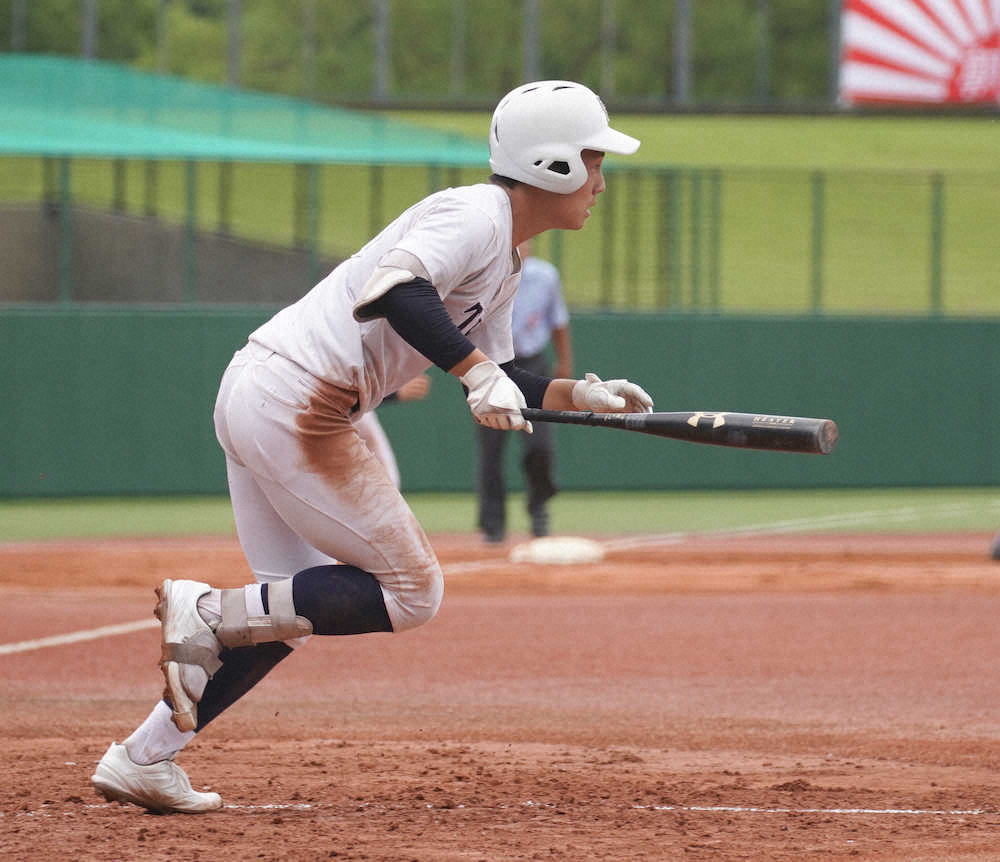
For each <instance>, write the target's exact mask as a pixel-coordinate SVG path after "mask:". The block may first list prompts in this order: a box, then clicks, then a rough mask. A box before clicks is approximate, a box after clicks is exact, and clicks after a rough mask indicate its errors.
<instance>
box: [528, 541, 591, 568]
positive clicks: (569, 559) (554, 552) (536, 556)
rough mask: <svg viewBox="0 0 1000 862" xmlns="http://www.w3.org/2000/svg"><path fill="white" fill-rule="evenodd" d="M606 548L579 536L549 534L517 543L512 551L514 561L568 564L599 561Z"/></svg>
mask: <svg viewBox="0 0 1000 862" xmlns="http://www.w3.org/2000/svg"><path fill="white" fill-rule="evenodd" d="M603 559H604V549H603V548H602V547H601V545H600V544H599V543H598V542H595V541H593V540H591V539H583V538H579V537H577V536H547V537H545V538H543V539H532V540H531V541H530V542H524V543H522V544H520V545H515V546H514V547H513V548H511V551H510V561H511V562H512V563H536V564H539V565H556V566H560V565H562V566H568V565H578V564H580V563H599V562H600V561H601V560H603Z"/></svg>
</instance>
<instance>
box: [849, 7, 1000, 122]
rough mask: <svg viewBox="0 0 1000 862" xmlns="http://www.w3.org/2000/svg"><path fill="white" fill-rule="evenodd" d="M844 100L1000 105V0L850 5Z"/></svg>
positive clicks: (887, 102) (860, 102)
mask: <svg viewBox="0 0 1000 862" xmlns="http://www.w3.org/2000/svg"><path fill="white" fill-rule="evenodd" d="M841 46H842V52H841V62H840V100H841V102H843V103H844V104H848V105H851V104H866V103H869V104H870V103H877V104H878V103H880V104H890V103H901V104H933V103H967V104H973V103H978V104H982V103H990V102H992V103H994V104H996V103H997V102H998V101H1000V0H844V4H843V12H842V17H841Z"/></svg>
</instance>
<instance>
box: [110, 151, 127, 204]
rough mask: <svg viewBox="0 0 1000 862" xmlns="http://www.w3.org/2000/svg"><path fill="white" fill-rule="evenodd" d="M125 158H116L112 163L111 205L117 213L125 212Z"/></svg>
mask: <svg viewBox="0 0 1000 862" xmlns="http://www.w3.org/2000/svg"><path fill="white" fill-rule="evenodd" d="M125 184H126V181H125V159H115V160H114V161H113V162H112V163H111V188H112V193H111V198H112V204H111V206H112V207H113V208H114V211H115V212H116V213H123V212H125V196H126V195H125Z"/></svg>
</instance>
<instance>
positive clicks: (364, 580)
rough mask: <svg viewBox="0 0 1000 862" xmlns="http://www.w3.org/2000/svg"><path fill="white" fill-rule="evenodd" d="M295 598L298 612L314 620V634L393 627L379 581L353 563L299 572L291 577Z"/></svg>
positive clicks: (382, 630)
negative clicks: (352, 564) (351, 564)
mask: <svg viewBox="0 0 1000 862" xmlns="http://www.w3.org/2000/svg"><path fill="white" fill-rule="evenodd" d="M261 593H262V594H263V590H262V591H261ZM292 601H293V602H294V603H295V613H296V614H298V615H299V616H303V617H305V618H306V619H307V620H309V622H311V623H312V626H313V633H314V634H318V635H360V634H365V633H366V632H391V631H392V623H391V622H390V620H389V612H388V611H386V609H385V601H384V600H383V598H382V588H381V587H380V586H379V584H378V581H377V580H375V577H374V576H373V575H371V574H369V573H368V572H365V571H362V570H361V569H358V568H356V567H354V566H347V565H337V566H314V567H313V568H311V569H305V570H303V571H301V572H299V573H298V574H297V575H296V576H295V577H294V578H293V579H292ZM265 607H266V605H265Z"/></svg>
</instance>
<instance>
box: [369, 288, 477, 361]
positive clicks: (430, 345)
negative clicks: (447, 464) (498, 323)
mask: <svg viewBox="0 0 1000 862" xmlns="http://www.w3.org/2000/svg"><path fill="white" fill-rule="evenodd" d="M367 314H368V316H370V317H384V318H385V319H386V321H388V323H389V326H391V327H392V328H393V329H394V330H395V331H396V333H397V334H398V335H399V337H400V338H402V339H403V341H405V342H406V343H407V344H409V345H410V346H411V347H412V348H413V349H414V350H417V351H419V352H420V353H422V354H423V355H424V356H426V357H427V358H428V359H429V360H430V361H431V362H433V363H434V364H435V365H436V366H437V367H438V368H441V369H443V370H444V371H447V370H448V369H450V368H454V367H455V366H456V365H458V363H459V362H461V361H462V360H463V359H465V357H466V356H468V355H469V354H470V353H472V351H473V350H475V349H476V348H475V345H473V343H472V342H471V341H469V339H468V338H466V337H465V336H464V335H463V334H462V333H461V332H460V331H459V329H458V327H457V326H455V324H454V323H452V320H451V318H450V317H449V316H448V312H447V311H446V310H445V307H444V303H443V302H441V297H440V296H438V292H437V291H436V290H435V289H434V285H432V284H431V283H430V282H429V281H427V280H426V279H424V278H415V279H413V280H412V281H408V282H406V283H404V284H397V285H396V286H395V287H393V288H391V289H390V290H388V291H386V292H385V294H384V295H383V296H380V297H379V298H378V299H376V300H375V301H374V302H372V303H370V304H369V305H368V312H367Z"/></svg>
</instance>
